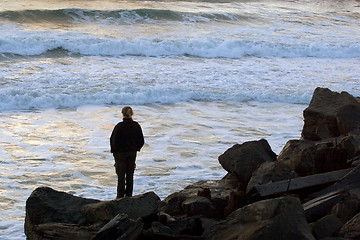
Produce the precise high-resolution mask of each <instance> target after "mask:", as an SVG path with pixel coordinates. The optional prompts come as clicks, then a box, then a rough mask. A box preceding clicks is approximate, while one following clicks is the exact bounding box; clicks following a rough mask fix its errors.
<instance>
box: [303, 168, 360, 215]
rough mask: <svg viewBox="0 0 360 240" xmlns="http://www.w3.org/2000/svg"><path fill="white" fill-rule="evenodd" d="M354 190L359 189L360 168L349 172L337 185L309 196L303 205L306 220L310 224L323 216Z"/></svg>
mask: <svg viewBox="0 0 360 240" xmlns="http://www.w3.org/2000/svg"><path fill="white" fill-rule="evenodd" d="M355 188H360V166H357V167H356V168H354V169H353V170H351V171H350V172H349V173H348V174H346V175H345V176H344V177H343V178H342V179H340V180H339V181H338V182H337V183H335V184H333V185H331V186H330V187H328V188H326V189H324V190H322V191H319V192H317V193H314V194H313V195H311V196H310V197H309V198H308V200H307V201H306V202H305V203H304V204H303V207H304V211H305V215H306V219H307V220H308V221H309V222H312V221H315V220H317V219H319V218H320V217H322V216H324V215H325V214H327V213H328V212H329V211H330V209H331V208H332V207H333V206H334V205H335V204H337V203H338V202H340V201H341V200H342V199H343V198H344V196H345V193H346V192H347V191H349V190H351V189H355Z"/></svg>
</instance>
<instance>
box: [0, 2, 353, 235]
mask: <svg viewBox="0 0 360 240" xmlns="http://www.w3.org/2000/svg"><path fill="white" fill-rule="evenodd" d="M359 20H360V2H359V1H355V0H345V1H336V0H330V1H322V0H312V1H308V0H303V1H301V0H294V1H289V0H284V1H276V0H256V1H234V0H219V1H215V0H196V1H187V0H185V1H175V0H169V1H166V0H164V1H155V0H154V1H121V0H120V1H118V0H104V1H95V0H94V1H92V0H88V1H80V0H69V1H56V0H46V1H45V0H19V1H12V0H0V212H1V222H0V239H25V238H26V237H25V234H24V230H23V229H24V227H23V226H24V218H25V203H26V199H27V198H28V197H29V195H30V194H31V192H32V191H33V190H34V189H35V188H37V187H39V186H48V187H51V188H54V189H56V190H59V191H65V192H68V193H71V194H74V195H76V196H82V197H87V198H96V199H101V200H111V199H114V198H115V195H116V174H115V171H114V167H113V164H114V160H113V157H112V155H111V154H110V152H109V136H110V134H111V131H112V129H113V127H114V125H115V124H116V123H117V122H118V121H121V114H120V111H121V108H122V107H123V106H125V105H131V106H132V107H133V109H134V111H135V116H134V118H135V120H137V121H138V122H139V123H140V124H141V126H142V128H143V131H144V135H145V141H146V144H145V146H144V148H143V149H142V151H141V152H140V153H139V154H138V158H137V169H136V172H135V186H134V194H141V193H145V192H147V191H154V192H155V193H156V194H158V195H159V196H160V197H161V198H162V199H163V198H165V197H166V196H168V195H169V194H170V193H172V192H175V191H178V190H181V189H183V188H184V187H185V186H187V185H188V184H191V183H193V182H196V181H198V180H207V179H220V178H222V177H223V176H224V175H225V171H224V170H223V169H222V168H221V166H220V164H219V163H218V160H217V158H218V156H219V155H221V154H222V153H223V152H224V151H225V150H227V149H228V148H230V147H231V146H232V145H233V144H235V143H243V142H245V141H251V140H259V139H261V138H265V139H267V140H268V142H269V144H270V145H271V147H272V149H273V151H274V152H276V153H279V152H280V151H281V149H282V148H283V146H284V145H285V143H286V142H287V141H288V140H290V139H298V138H299V137H300V133H301V129H302V125H303V119H302V111H303V110H304V109H305V108H306V106H307V105H308V103H309V102H310V100H311V96H312V93H313V91H314V89H315V88H316V87H327V88H330V89H331V90H333V91H347V92H349V93H351V94H353V95H355V96H360V22H359Z"/></svg>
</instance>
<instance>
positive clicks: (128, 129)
mask: <svg viewBox="0 0 360 240" xmlns="http://www.w3.org/2000/svg"><path fill="white" fill-rule="evenodd" d="M142 146H144V135H143V133H142V130H141V127H140V125H139V123H137V122H135V121H134V120H132V119H131V118H124V119H123V121H122V122H119V123H118V124H117V125H116V126H115V127H114V130H113V131H112V133H111V137H110V148H111V152H112V153H116V152H136V151H140V149H141V148H142Z"/></svg>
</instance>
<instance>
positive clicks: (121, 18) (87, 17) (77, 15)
mask: <svg viewBox="0 0 360 240" xmlns="http://www.w3.org/2000/svg"><path fill="white" fill-rule="evenodd" d="M253 18H254V17H253V16H250V15H249V16H247V15H239V14H230V13H211V12H210V13H190V12H177V11H171V10H161V9H135V10H108V11H105V10H87V9H59V10H23V11H3V12H0V19H2V20H4V21H10V22H16V23H37V22H53V23H81V22H86V23H89V22H95V21H96V22H102V23H109V24H110V23H120V24H121V23H123V24H132V23H139V22H140V23H141V22H152V21H155V20H167V21H183V22H209V21H244V20H249V19H253Z"/></svg>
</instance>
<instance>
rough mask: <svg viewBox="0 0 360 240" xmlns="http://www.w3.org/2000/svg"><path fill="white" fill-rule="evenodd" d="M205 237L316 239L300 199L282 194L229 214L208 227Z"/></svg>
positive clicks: (208, 238)
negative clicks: (224, 218) (279, 196)
mask: <svg viewBox="0 0 360 240" xmlns="http://www.w3.org/2000/svg"><path fill="white" fill-rule="evenodd" d="M202 236H203V237H204V238H205V239H206V240H217V239H222V240H230V239H241V240H250V239H251V240H264V239H274V240H275V239H276V240H289V239H292V240H314V239H315V238H314V237H313V235H312V234H311V231H310V228H309V225H308V223H307V222H306V220H305V215H304V210H303V208H302V206H301V203H300V200H299V199H298V198H294V197H281V198H275V199H269V200H263V201H259V202H256V203H253V204H250V205H247V206H245V207H243V208H240V209H238V210H236V211H235V212H233V213H232V214H230V215H229V216H228V217H227V218H226V220H224V221H222V222H220V223H218V224H215V225H213V226H212V227H210V228H208V229H207V230H206V231H205V232H204V234H203V235H202Z"/></svg>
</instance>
